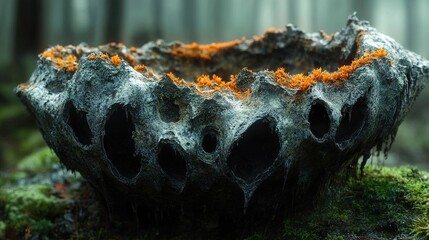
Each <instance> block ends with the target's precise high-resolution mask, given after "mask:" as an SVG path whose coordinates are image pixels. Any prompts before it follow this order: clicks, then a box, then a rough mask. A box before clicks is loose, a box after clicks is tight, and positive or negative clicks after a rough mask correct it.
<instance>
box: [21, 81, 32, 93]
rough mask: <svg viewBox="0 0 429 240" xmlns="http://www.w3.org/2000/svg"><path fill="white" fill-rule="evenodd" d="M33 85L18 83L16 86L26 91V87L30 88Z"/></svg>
mask: <svg viewBox="0 0 429 240" xmlns="http://www.w3.org/2000/svg"><path fill="white" fill-rule="evenodd" d="M32 86H33V85H32V84H31V83H28V82H27V83H20V84H19V85H18V87H19V88H20V89H22V90H24V91H27V90H28V89H30V88H31V87H32Z"/></svg>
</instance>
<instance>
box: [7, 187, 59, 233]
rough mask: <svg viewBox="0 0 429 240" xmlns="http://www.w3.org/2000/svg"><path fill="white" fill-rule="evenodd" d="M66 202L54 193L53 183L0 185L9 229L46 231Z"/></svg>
mask: <svg viewBox="0 0 429 240" xmlns="http://www.w3.org/2000/svg"><path fill="white" fill-rule="evenodd" d="M66 204H67V203H66V202H65V201H62V200H61V199H59V198H57V197H55V196H53V195H52V194H51V186H49V185H44V184H34V185H26V186H17V187H9V188H5V189H0V212H3V213H2V214H3V215H4V220H3V221H4V223H5V225H6V231H7V232H15V233H20V232H23V231H25V229H27V228H28V229H31V231H32V232H36V233H38V234H41V235H44V234H47V233H48V232H49V231H50V230H51V228H52V226H53V222H52V220H53V219H55V217H56V216H58V214H59V213H61V212H62V210H63V209H64V208H65V207H66Z"/></svg>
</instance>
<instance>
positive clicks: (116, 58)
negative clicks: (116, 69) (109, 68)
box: [110, 55, 122, 66]
mask: <svg viewBox="0 0 429 240" xmlns="http://www.w3.org/2000/svg"><path fill="white" fill-rule="evenodd" d="M121 61H122V59H121V58H120V57H119V56H118V55H115V56H112V57H111V58H110V62H111V63H112V64H113V65H115V66H116V65H118V64H119V63H121Z"/></svg>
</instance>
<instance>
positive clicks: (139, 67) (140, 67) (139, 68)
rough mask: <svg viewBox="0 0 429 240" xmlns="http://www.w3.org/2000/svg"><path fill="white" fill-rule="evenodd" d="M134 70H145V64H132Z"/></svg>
mask: <svg viewBox="0 0 429 240" xmlns="http://www.w3.org/2000/svg"><path fill="white" fill-rule="evenodd" d="M134 70H136V71H144V70H146V66H145V65H136V66H134Z"/></svg>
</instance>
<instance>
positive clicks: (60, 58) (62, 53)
mask: <svg viewBox="0 0 429 240" xmlns="http://www.w3.org/2000/svg"><path fill="white" fill-rule="evenodd" d="M40 56H41V57H43V58H46V59H49V60H51V61H52V62H53V63H55V64H56V65H57V67H58V68H59V69H64V70H65V71H67V72H74V71H76V70H77V68H78V63H77V57H76V56H75V55H74V54H72V53H71V52H70V50H69V49H66V48H64V47H62V46H56V47H52V48H49V49H48V50H46V51H44V52H43V53H41V54H40Z"/></svg>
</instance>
